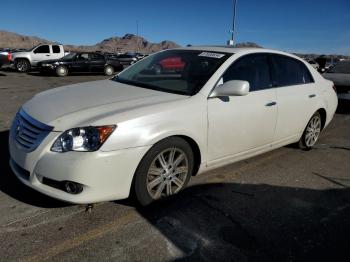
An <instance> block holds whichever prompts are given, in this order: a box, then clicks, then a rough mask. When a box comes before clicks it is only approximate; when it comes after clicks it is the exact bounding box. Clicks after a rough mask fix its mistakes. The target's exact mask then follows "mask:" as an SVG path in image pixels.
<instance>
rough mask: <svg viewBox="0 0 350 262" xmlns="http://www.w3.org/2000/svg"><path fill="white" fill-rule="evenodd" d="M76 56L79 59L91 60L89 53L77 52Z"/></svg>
mask: <svg viewBox="0 0 350 262" xmlns="http://www.w3.org/2000/svg"><path fill="white" fill-rule="evenodd" d="M76 58H77V60H78V61H84V60H89V54H77V56H76Z"/></svg>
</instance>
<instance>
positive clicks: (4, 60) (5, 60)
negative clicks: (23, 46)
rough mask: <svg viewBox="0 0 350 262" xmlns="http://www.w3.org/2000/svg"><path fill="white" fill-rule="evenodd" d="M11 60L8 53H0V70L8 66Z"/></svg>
mask: <svg viewBox="0 0 350 262" xmlns="http://www.w3.org/2000/svg"><path fill="white" fill-rule="evenodd" d="M11 60H12V53H11V52H8V51H0V68H1V67H2V66H4V65H9V64H10V63H11Z"/></svg>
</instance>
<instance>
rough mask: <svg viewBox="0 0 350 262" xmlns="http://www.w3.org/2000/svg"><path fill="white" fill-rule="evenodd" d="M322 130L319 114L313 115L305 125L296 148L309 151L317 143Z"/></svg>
mask: <svg viewBox="0 0 350 262" xmlns="http://www.w3.org/2000/svg"><path fill="white" fill-rule="evenodd" d="M321 130H322V120H321V115H320V113H319V112H316V113H315V114H313V116H312V117H311V119H310V120H309V122H308V123H307V125H306V127H305V130H304V133H303V135H302V136H301V138H300V140H299V142H298V146H299V148H300V149H304V150H310V149H311V148H312V147H313V146H314V145H315V144H316V142H317V140H318V138H319V136H320V133H321Z"/></svg>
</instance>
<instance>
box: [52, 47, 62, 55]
mask: <svg viewBox="0 0 350 262" xmlns="http://www.w3.org/2000/svg"><path fill="white" fill-rule="evenodd" d="M52 52H53V53H54V54H59V53H60V52H61V50H60V47H59V46H58V45H53V46H52Z"/></svg>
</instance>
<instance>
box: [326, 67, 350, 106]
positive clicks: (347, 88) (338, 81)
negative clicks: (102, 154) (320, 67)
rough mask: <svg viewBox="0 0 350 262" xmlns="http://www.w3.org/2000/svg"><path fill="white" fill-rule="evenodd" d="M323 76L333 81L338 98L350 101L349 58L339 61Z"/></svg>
mask: <svg viewBox="0 0 350 262" xmlns="http://www.w3.org/2000/svg"><path fill="white" fill-rule="evenodd" d="M323 77H324V78H326V79H329V80H331V81H333V83H334V85H335V88H336V90H337V94H338V98H339V99H340V100H348V101H350V60H343V61H339V62H338V63H337V64H336V65H335V66H334V67H333V68H331V69H329V70H328V71H326V73H324V74H323Z"/></svg>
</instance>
